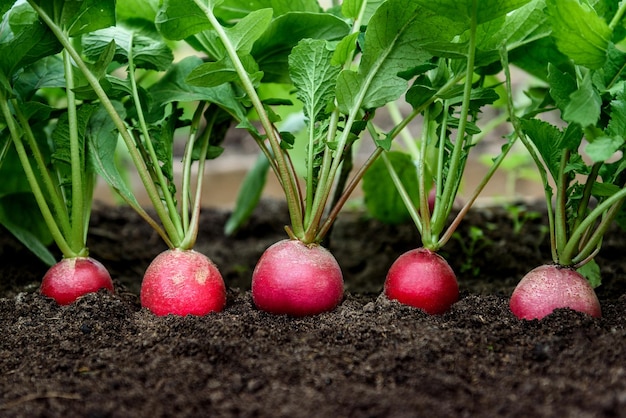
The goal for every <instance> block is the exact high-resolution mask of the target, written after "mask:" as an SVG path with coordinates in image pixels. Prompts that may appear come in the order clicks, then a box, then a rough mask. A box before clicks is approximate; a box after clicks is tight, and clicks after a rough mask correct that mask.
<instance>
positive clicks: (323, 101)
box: [289, 39, 341, 124]
mask: <svg viewBox="0 0 626 418" xmlns="http://www.w3.org/2000/svg"><path fill="white" fill-rule="evenodd" d="M332 56H333V51H331V50H330V49H329V48H328V46H327V43H326V41H323V40H313V39H304V40H302V41H300V43H299V44H298V45H297V46H296V47H294V48H293V51H292V53H291V55H290V56H289V70H290V71H289V73H290V76H291V79H292V81H293V84H294V86H295V87H296V89H297V96H298V98H299V99H300V100H301V101H302V103H304V108H303V109H304V114H305V115H306V116H307V117H308V118H309V121H310V123H311V124H313V123H314V122H315V121H316V120H317V119H318V116H319V115H320V114H321V113H322V112H324V110H325V109H326V107H327V106H328V103H329V102H330V101H331V100H333V98H334V93H335V83H336V80H337V75H338V74H339V71H340V70H341V67H340V66H338V65H331V59H332Z"/></svg>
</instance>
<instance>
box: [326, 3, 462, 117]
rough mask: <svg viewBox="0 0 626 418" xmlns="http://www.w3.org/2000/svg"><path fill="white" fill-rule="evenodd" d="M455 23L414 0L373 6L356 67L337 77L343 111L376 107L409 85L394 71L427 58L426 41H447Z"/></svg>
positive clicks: (340, 106) (394, 97)
mask: <svg viewBox="0 0 626 418" xmlns="http://www.w3.org/2000/svg"><path fill="white" fill-rule="evenodd" d="M457 33H458V24H455V23H454V22H452V21H450V20H448V19H446V18H444V17H440V16H437V15H435V14H433V13H431V12H428V11H426V10H424V9H422V8H420V7H419V6H417V4H416V2H415V1H412V0H388V1H386V2H385V3H383V4H382V5H381V6H380V8H379V9H378V10H377V11H376V13H375V14H374V16H372V19H370V22H369V25H368V27H367V30H366V32H365V40H364V43H363V56H362V58H361V63H360V65H359V69H358V72H355V71H352V70H344V71H342V72H341V74H340V75H339V79H338V81H337V99H338V102H339V108H340V110H341V111H342V112H344V113H348V112H349V111H350V109H354V108H358V107H362V108H365V109H371V108H378V107H380V106H383V105H384V104H386V103H388V102H390V101H393V100H396V99H397V98H398V97H400V96H401V95H402V94H403V93H404V92H405V91H406V90H407V87H408V86H407V82H406V80H404V79H402V78H401V77H399V76H398V74H399V73H401V72H405V71H407V70H409V69H411V68H415V67H417V66H419V65H421V64H424V63H425V62H427V61H428V60H430V58H431V54H430V53H429V52H428V51H427V50H426V49H425V47H426V46H427V45H428V44H429V43H433V42H440V41H441V42H449V41H450V40H451V39H452V38H453V37H454V36H455V35H456V34H457Z"/></svg>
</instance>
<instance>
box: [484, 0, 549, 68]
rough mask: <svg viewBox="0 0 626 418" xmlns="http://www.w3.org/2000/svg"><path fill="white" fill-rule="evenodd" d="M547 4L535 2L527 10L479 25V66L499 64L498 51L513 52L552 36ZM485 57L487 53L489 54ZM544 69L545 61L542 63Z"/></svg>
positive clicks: (539, 1) (514, 12)
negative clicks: (504, 48)
mask: <svg viewBox="0 0 626 418" xmlns="http://www.w3.org/2000/svg"><path fill="white" fill-rule="evenodd" d="M544 8H545V0H532V1H530V2H529V3H527V4H525V5H524V6H522V7H520V8H518V9H516V10H514V11H512V12H510V13H507V14H506V15H503V16H500V17H498V18H497V19H493V20H490V21H488V22H485V23H483V24H482V25H479V26H478V28H477V30H476V37H477V44H478V45H477V50H478V51H481V54H479V55H478V57H477V65H485V64H487V63H489V62H493V61H497V60H499V49H500V48H501V47H502V46H506V48H507V50H509V51H511V50H514V49H515V48H519V47H521V46H523V45H525V44H527V43H530V42H532V41H535V40H537V39H542V38H544V37H547V36H548V35H549V34H550V26H549V25H548V23H547V19H546V16H545V13H544V12H543V9H544ZM490 51H491V53H490V54H486V52H490ZM542 64H543V65H544V66H545V61H544V62H542Z"/></svg>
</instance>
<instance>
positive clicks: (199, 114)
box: [0, 0, 626, 318]
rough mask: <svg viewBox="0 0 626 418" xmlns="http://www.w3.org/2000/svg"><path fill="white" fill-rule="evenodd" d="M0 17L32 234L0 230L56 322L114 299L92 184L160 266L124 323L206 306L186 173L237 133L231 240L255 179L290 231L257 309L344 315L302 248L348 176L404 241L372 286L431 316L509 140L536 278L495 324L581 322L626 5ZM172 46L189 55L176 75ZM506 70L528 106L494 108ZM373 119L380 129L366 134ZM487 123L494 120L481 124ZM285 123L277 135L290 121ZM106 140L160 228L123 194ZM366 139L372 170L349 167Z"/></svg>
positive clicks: (279, 7) (158, 7)
mask: <svg viewBox="0 0 626 418" xmlns="http://www.w3.org/2000/svg"><path fill="white" fill-rule="evenodd" d="M157 3H158V4H157ZM257 3H258V4H257ZM138 5H142V7H138ZM0 11H2V13H3V28H4V31H3V36H2V37H1V39H0V110H1V112H2V119H3V120H2V129H3V132H4V133H5V135H4V137H5V138H6V140H4V142H2V143H0V145H2V149H1V151H2V152H1V153H0V163H2V164H3V166H4V167H3V168H2V169H3V170H4V169H7V166H8V167H9V169H13V170H14V171H13V172H12V173H13V174H12V176H13V177H12V178H14V179H15V180H16V181H15V182H14V183H15V184H16V185H17V186H14V185H13V183H11V186H10V187H14V189H13V190H12V192H21V193H24V191H25V189H28V190H29V193H31V194H29V196H32V199H31V201H30V204H31V206H33V207H36V208H37V210H38V211H39V212H40V213H41V218H42V221H41V222H42V223H43V224H45V226H46V228H47V229H46V231H45V232H41V231H39V234H34V233H33V231H32V230H27V229H25V228H22V227H20V223H19V222H18V221H17V220H16V219H17V218H16V217H13V218H12V217H11V216H7V215H4V214H3V213H0V215H2V216H0V222H2V224H3V225H4V226H5V227H7V229H9V230H10V231H11V232H13V233H14V234H16V235H17V236H19V237H20V239H22V240H23V241H24V242H25V243H26V244H27V245H28V246H29V247H30V248H31V249H33V251H35V252H36V253H37V254H39V255H40V256H41V257H42V258H43V259H45V260H47V261H50V255H49V253H47V252H46V249H45V245H42V243H43V244H45V238H46V237H48V238H49V239H50V240H53V241H54V242H55V243H56V245H57V246H58V248H59V249H60V250H61V252H62V254H63V257H64V258H63V260H62V261H61V262H59V263H58V264H56V265H54V266H53V267H52V268H51V269H50V271H49V272H48V273H47V274H46V275H45V277H44V279H43V282H42V286H41V291H42V293H44V294H45V295H48V296H51V297H53V298H55V299H56V300H57V301H58V302H59V303H62V304H64V303H71V302H72V301H73V300H75V299H76V298H77V297H79V296H80V295H82V294H84V293H85V292H92V291H95V290H98V289H101V288H108V289H112V281H111V278H110V277H109V275H108V273H107V272H106V269H105V268H104V267H103V266H102V265H100V263H98V262H97V261H95V260H92V259H91V258H89V257H88V250H87V248H86V245H85V241H86V232H87V225H88V221H89V214H90V208H91V198H92V193H93V185H94V181H95V178H96V176H100V177H101V178H103V179H104V180H106V181H107V183H108V184H109V185H110V186H111V187H112V188H113V189H115V190H116V191H117V192H118V195H119V196H120V198H121V199H123V200H124V201H125V202H126V203H127V204H128V205H129V206H130V207H132V208H133V209H134V210H136V211H137V212H138V213H139V214H140V215H141V216H142V218H143V219H145V221H146V222H148V223H149V224H150V225H151V226H152V227H153V228H154V229H155V230H156V231H157V232H158V234H159V235H160V236H161V238H162V239H163V240H164V242H165V243H166V244H167V245H168V247H169V248H170V249H169V250H168V251H166V252H164V253H162V254H161V255H159V256H158V257H157V258H156V259H155V260H154V261H153V262H152V263H151V265H150V266H149V267H148V269H147V271H146V273H145V276H144V279H143V284H142V290H141V301H142V304H143V306H145V307H146V308H148V309H150V310H151V311H152V312H154V313H155V314H157V315H166V314H176V315H188V314H193V315H204V314H207V313H209V312H214V311H219V310H221V309H223V308H224V306H225V303H226V290H225V284H224V281H223V280H222V277H221V276H220V274H219V271H218V269H217V267H216V266H215V265H214V264H213V263H212V262H211V261H210V260H208V259H207V258H206V257H205V256H204V255H202V254H200V253H198V252H195V251H194V250H193V248H194V245H195V241H196V238H197V233H198V222H199V213H200V202H201V199H200V197H201V196H200V191H201V190H202V178H203V170H204V165H205V162H206V161H207V160H210V159H212V158H218V157H219V155H220V154H221V152H222V147H221V144H222V141H223V140H224V136H225V134H226V132H227V131H228V130H229V129H244V130H246V131H247V133H248V134H249V137H250V140H251V141H252V140H253V141H255V142H256V143H257V145H258V146H259V150H260V152H261V157H260V159H259V162H258V163H257V165H256V166H255V167H254V168H253V170H252V171H251V173H250V175H249V176H248V178H247V179H246V181H245V182H244V184H243V185H242V191H241V194H240V199H239V201H238V204H237V209H236V211H235V214H234V216H233V219H234V224H233V225H229V226H228V228H231V229H236V228H237V226H238V225H239V224H241V223H242V222H243V221H245V218H246V216H247V215H249V213H250V212H251V209H252V208H253V207H254V205H255V204H256V201H257V200H258V198H259V196H260V193H261V190H262V186H263V181H262V179H264V178H265V174H266V173H267V171H269V170H272V171H273V172H274V173H275V174H276V176H277V177H278V179H279V182H280V184H281V186H282V188H283V190H284V192H285V197H286V201H287V205H288V207H289V214H290V218H289V222H288V224H289V225H288V226H287V227H286V232H287V235H288V239H286V240H284V241H281V242H278V243H276V244H275V245H273V246H271V247H270V248H268V249H267V251H266V252H265V253H264V254H263V256H262V257H261V259H260V260H259V262H258V264H257V267H256V269H255V270H254V272H253V276H252V296H253V299H254V302H255V304H256V305H257V307H259V308H260V309H263V310H266V311H268V312H272V313H276V314H289V315H314V314H317V313H320V312H325V311H328V310H332V309H334V308H335V307H336V306H337V305H338V304H339V303H340V302H341V300H342V296H343V279H342V274H341V271H340V268H339V266H338V264H337V262H336V260H335V259H334V257H333V256H332V255H331V254H330V253H329V252H328V251H327V250H326V249H324V248H323V247H322V246H321V245H320V243H322V242H323V240H324V238H325V237H326V236H327V235H328V233H329V231H330V230H331V227H332V225H333V223H334V221H335V219H336V217H337V216H338V215H339V214H340V211H341V209H342V207H343V205H344V204H345V202H346V201H347V199H348V197H349V196H350V194H351V193H352V191H353V190H354V189H355V188H356V187H357V186H358V185H359V184H360V180H361V179H363V188H364V192H365V198H366V203H367V206H368V209H369V210H370V211H371V212H372V214H374V216H377V217H380V218H381V219H383V220H388V221H390V222H397V221H399V220H400V219H401V218H402V216H406V218H407V219H411V220H412V221H413V222H414V223H415V226H416V228H417V229H418V231H419V233H420V236H421V238H422V247H421V248H419V249H416V250H413V251H410V252H408V253H406V254H403V255H402V256H400V258H399V259H398V260H397V261H396V262H395V263H394V265H393V266H392V267H391V269H390V271H389V273H388V276H387V278H386V281H385V285H384V292H385V294H386V295H387V296H388V297H390V298H392V299H397V300H399V301H400V302H402V303H406V304H408V305H411V306H415V307H417V308H420V309H423V310H424V311H426V312H428V313H432V314H438V313H443V312H445V311H447V310H448V309H449V308H450V306H451V305H452V304H453V303H454V302H455V301H456V300H457V299H458V284H457V280H456V277H455V274H454V272H453V271H452V270H451V269H450V267H449V265H448V263H447V262H446V261H445V260H444V259H443V258H442V257H441V256H439V255H438V254H437V252H438V251H439V250H440V249H441V248H442V247H443V246H444V245H445V244H446V243H447V242H448V240H449V239H450V238H451V237H452V235H453V233H454V232H455V230H456V228H457V226H458V225H459V223H460V222H461V221H462V219H463V217H464V215H465V214H466V213H467V211H468V210H469V209H470V208H471V206H472V204H473V203H474V201H475V200H476V198H477V197H478V196H479V194H480V193H481V191H482V189H483V188H484V186H485V184H486V183H487V182H488V181H489V179H490V178H491V177H492V176H493V175H494V173H495V172H496V171H497V170H498V169H499V167H500V164H501V163H502V161H503V160H504V159H505V157H506V156H507V154H508V152H509V150H510V149H511V148H512V147H513V146H514V144H515V143H516V142H517V141H520V142H522V143H523V145H524V146H525V148H526V150H527V151H528V156H529V158H530V160H532V161H533V162H534V163H535V164H536V166H537V170H538V172H539V174H540V176H541V180H542V182H543V184H544V187H545V191H546V204H547V206H548V213H549V226H548V229H549V231H550V238H551V244H552V258H553V261H554V264H553V265H550V266H542V267H539V268H538V269H536V270H533V271H531V272H530V273H529V274H528V275H527V276H526V277H524V278H523V279H522V281H521V282H520V284H519V286H518V288H517V289H516V290H515V292H514V294H513V295H512V298H511V309H512V311H513V313H514V314H515V315H517V316H518V317H520V318H542V317H543V316H545V315H547V314H548V313H550V312H552V311H553V310H554V309H555V308H560V307H570V308H572V309H576V310H580V311H583V312H587V313H589V314H590V315H593V316H599V315H600V307H599V303H598V300H597V298H596V296H595V293H594V291H593V288H592V286H591V285H590V282H589V279H590V278H592V277H596V276H597V273H598V271H599V267H598V266H597V265H596V264H595V263H594V262H593V259H594V256H595V255H596V254H597V253H598V251H599V250H600V248H601V244H602V238H603V235H604V233H605V232H606V231H607V229H608V227H609V225H610V224H611V223H612V222H613V221H614V220H615V219H618V218H619V216H618V215H619V214H620V212H621V208H622V203H623V202H624V200H625V199H626V189H624V188H623V185H624V183H625V182H626V175H625V170H624V169H625V168H626V162H625V161H626V160H625V159H624V157H623V154H622V151H623V148H624V147H625V142H626V141H625V139H624V132H625V131H626V123H624V121H625V120H626V106H624V104H625V103H626V93H624V91H625V89H624V85H625V84H626V76H624V74H622V71H623V69H624V68H626V65H624V64H625V63H626V54H624V53H623V52H622V47H623V45H622V44H626V39H622V36H623V35H624V33H625V31H623V30H620V28H621V27H622V26H623V22H622V19H623V15H624V13H625V12H626V3H624V4H621V5H620V6H619V7H618V8H603V7H599V6H598V7H597V8H596V9H594V8H593V7H591V6H590V5H589V4H587V2H581V1H579V0H567V1H565V2H563V1H561V0H502V1H499V2H497V4H494V2H484V3H483V2H477V1H475V0H461V1H459V0H454V1H453V0H443V1H438V2H432V1H426V0H386V1H373V0H369V1H368V0H344V1H343V2H341V4H335V5H333V6H332V7H331V8H329V9H324V8H322V7H321V6H320V5H319V4H318V3H317V1H315V0H302V1H298V2H294V1H287V0H285V1H280V0H278V1H277V0H274V1H261V0H259V2H256V3H255V2H242V1H241V0H176V1H175V0H163V1H161V2H156V1H154V0H142V1H140V0H137V1H135V2H118V4H116V2H115V1H113V0H105V1H96V0H82V1H63V0H54V1H47V0H46V1H44V0H28V1H26V2H21V1H18V2H13V1H3V2H0ZM574 20H575V21H576V22H579V23H581V22H582V23H581V25H578V24H577V26H576V27H575V28H574V27H573V26H572V25H570V24H569V22H570V21H574ZM607 22H608V23H607ZM173 42H179V43H184V44H185V45H186V46H187V47H191V48H193V49H194V50H195V51H196V53H194V54H191V55H190V56H188V57H186V58H184V59H180V60H174V54H173V53H172V49H171V45H172V43H173ZM177 45H178V44H177ZM200 57H202V58H200ZM513 66H515V67H516V68H518V69H521V70H523V71H525V75H524V76H523V79H524V80H526V79H528V77H529V76H532V77H534V78H535V79H536V80H538V83H537V84H536V85H533V86H532V88H530V89H528V90H527V91H526V100H518V98H516V97H513V96H514V91H513V89H512V84H513V82H516V81H517V79H513V77H512V76H511V68H512V67H513ZM399 104H403V107H402V109H405V108H409V109H410V110H409V111H408V112H402V111H400V107H399V106H398V105H399ZM485 108H489V110H490V111H489V112H486V111H485ZM380 109H385V110H386V111H388V112H389V114H390V115H391V117H392V120H393V121H394V126H393V127H392V128H383V127H381V126H378V123H377V119H376V118H375V114H376V111H377V110H380ZM494 112H495V113H498V114H499V115H502V116H496V117H493V118H492V119H487V117H486V116H485V115H491V114H493V113H494ZM294 115H300V116H301V117H300V119H299V120H300V122H301V123H300V124H297V125H298V126H297V127H295V128H293V127H292V126H290V124H289V123H287V122H288V121H289V120H291V117H293V116H294ZM543 115H549V116H548V117H546V118H543V117H542V116H543ZM555 117H557V118H558V117H560V121H559V122H558V123H556V124H551V123H549V122H547V121H546V120H550V118H555ZM296 119H298V118H296ZM283 120H284V122H283ZM416 120H418V121H419V123H418V124H412V122H413V121H416ZM501 123H506V126H508V129H509V130H510V133H509V134H508V135H506V136H505V137H504V138H505V140H504V142H503V144H502V147H501V150H500V152H499V154H498V155H496V156H494V158H493V160H492V164H491V166H490V168H489V170H488V173H487V175H486V176H485V178H484V179H483V180H482V181H481V182H480V184H479V187H478V188H477V189H476V190H475V191H474V192H473V194H472V195H471V198H470V199H468V201H467V203H466V204H465V205H464V206H463V207H462V208H461V210H460V211H459V212H458V215H457V216H456V218H455V219H454V220H453V221H452V222H449V215H450V214H451V211H452V208H453V204H454V202H455V199H456V196H457V193H458V191H459V188H460V185H461V183H462V179H463V177H464V175H465V165H466V163H467V161H468V156H469V154H470V152H472V150H473V149H475V148H474V147H475V145H476V144H477V143H478V142H479V141H480V140H481V139H482V138H483V137H484V136H485V135H486V134H487V133H488V132H489V131H490V129H493V128H494V127H495V126H497V125H499V124H501ZM233 125H236V127H233ZM557 125H558V126H557ZM415 126H417V127H419V129H420V131H421V132H420V134H418V135H414V134H412V133H411V132H410V129H414V128H415ZM292 128H293V129H292ZM181 132H183V134H184V135H185V150H184V154H183V158H182V160H183V161H182V163H183V174H182V179H180V181H177V180H178V179H175V178H174V170H173V159H174V154H173V144H174V139H175V138H179V135H180V133H181ZM175 134H176V135H175ZM120 139H121V142H122V143H123V145H124V147H123V149H124V155H126V158H127V159H129V160H130V162H131V163H132V166H133V169H134V170H135V171H136V172H137V174H138V177H139V178H140V179H141V181H142V184H143V186H144V189H145V191H146V192H147V194H148V196H149V198H150V201H151V203H152V206H153V208H154V210H155V213H156V214H157V218H153V217H152V216H151V215H150V214H149V213H148V212H147V211H146V210H145V209H144V208H143V207H141V206H140V205H139V204H138V203H137V199H136V198H135V196H134V195H133V193H132V191H131V190H130V189H129V188H128V187H127V185H126V182H125V179H124V175H123V173H121V172H120V170H119V166H118V163H119V158H120V157H119V155H120V153H119V149H118V142H120ZM365 140H370V141H373V143H374V145H375V147H374V151H373V152H372V153H371V155H370V156H369V158H368V159H367V160H366V161H365V163H363V164H362V166H360V167H353V158H352V154H353V149H354V148H355V147H356V146H359V144H361V143H362V141H365ZM583 152H584V153H585V156H586V159H583V158H582V156H581V155H582V153H583ZM12 157H14V158H12ZM11 161H19V164H17V166H19V167H18V168H19V170H18V169H17V168H16V167H15V164H14V165H13V166H11V164H10V162H11ZM194 165H197V170H196V171H195V177H196V178H195V180H196V181H195V183H194V182H193V181H192V178H193V177H194V174H193V173H194V170H192V167H193V166H194ZM18 171H19V174H15V173H18ZM351 173H352V174H351ZM178 184H180V190H177V189H176V185H178ZM194 184H195V185H194ZM192 185H194V186H193V187H192ZM2 193H3V194H2V195H0V197H2V196H8V195H10V194H9V192H7V191H4V190H3V191H2ZM4 200H5V202H4V204H6V205H9V202H6V199H4ZM7 207H8V206H7ZM398 208H401V209H398ZM3 212H7V211H6V210H4V211H3ZM398 213H400V214H401V215H398ZM286 223H287V222H286ZM35 235H38V236H35ZM577 270H578V271H577ZM581 273H584V275H583V274H581ZM596 284H597V283H596Z"/></svg>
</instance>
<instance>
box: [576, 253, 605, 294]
mask: <svg viewBox="0 0 626 418" xmlns="http://www.w3.org/2000/svg"><path fill="white" fill-rule="evenodd" d="M576 271H577V272H578V273H580V274H581V275H583V276H584V277H585V279H587V281H588V282H589V284H590V285H591V287H593V288H594V289H595V288H596V287H598V286H600V285H601V284H602V275H601V273H600V266H599V265H598V263H597V262H596V261H595V260H591V261H590V262H588V263H586V264H584V265H583V266H582V267H580V268H579V269H577V270H576Z"/></svg>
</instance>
